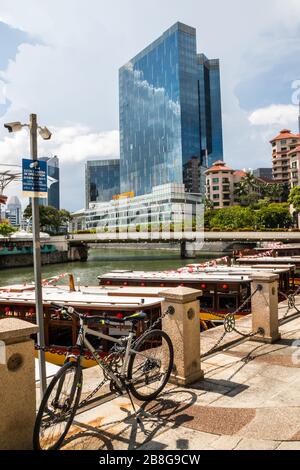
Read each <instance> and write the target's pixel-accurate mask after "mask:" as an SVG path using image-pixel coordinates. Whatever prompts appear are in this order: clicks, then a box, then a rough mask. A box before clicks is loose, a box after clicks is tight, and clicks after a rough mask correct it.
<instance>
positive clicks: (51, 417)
mask: <svg viewBox="0 0 300 470" xmlns="http://www.w3.org/2000/svg"><path fill="white" fill-rule="evenodd" d="M81 389H82V370H81V367H80V366H78V364H77V363H74V362H67V363H66V364H65V365H64V366H63V367H62V368H61V369H60V370H59V371H58V372H57V373H56V375H55V376H54V377H53V379H52V381H51V382H50V384H49V386H48V388H47V390H46V393H45V395H44V397H43V399H42V402H41V405H40V408H39V411H38V414H37V417H36V421H35V426H34V432H33V448H34V449H35V450H55V449H59V447H60V446H61V444H62V442H63V440H64V438H65V436H66V434H67V432H68V431H69V429H70V426H71V424H72V421H73V419H74V416H75V413H76V410H77V408H78V404H79V400H80V395H81Z"/></svg>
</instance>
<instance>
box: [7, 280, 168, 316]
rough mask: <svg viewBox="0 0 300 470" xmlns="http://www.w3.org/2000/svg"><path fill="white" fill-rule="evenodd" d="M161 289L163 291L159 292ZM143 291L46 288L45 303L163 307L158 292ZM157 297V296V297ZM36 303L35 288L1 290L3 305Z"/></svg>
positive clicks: (20, 286)
mask: <svg viewBox="0 0 300 470" xmlns="http://www.w3.org/2000/svg"><path fill="white" fill-rule="evenodd" d="M160 290H161V289H160ZM144 294H146V292H144V289H141V290H140V291H138V289H136V290H135V291H134V290H131V292H130V291H125V290H124V291H122V295H116V294H115V293H114V291H113V290H111V289H110V290H106V291H104V290H103V289H101V288H100V287H97V286H96V287H95V288H93V290H91V291H89V290H88V288H82V290H81V291H79V292H78V291H76V292H70V291H69V290H68V287H63V286H62V287H61V286H59V287H58V286H57V287H56V286H49V287H43V304H44V305H50V304H51V302H54V303H65V304H66V305H68V304H70V305H72V306H74V307H87V308H88V307H94V308H96V309H103V308H110V309H114V308H116V309H130V310H131V309H135V308H145V307H152V306H156V305H158V304H160V303H161V302H162V300H163V298H162V297H159V296H158V295H157V292H154V291H153V292H152V293H151V294H152V295H151V296H149V297H147V295H144ZM155 294H156V296H155ZM1 303H2V304H3V303H12V304H35V291H34V288H33V286H31V288H28V286H22V285H19V286H17V285H14V286H7V287H1V288H0V304H1Z"/></svg>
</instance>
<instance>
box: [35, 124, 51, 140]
mask: <svg viewBox="0 0 300 470" xmlns="http://www.w3.org/2000/svg"><path fill="white" fill-rule="evenodd" d="M38 129H39V134H40V136H41V137H42V138H43V139H44V140H50V139H51V136H52V134H51V132H50V131H49V129H47V127H46V126H45V127H39V128H38Z"/></svg>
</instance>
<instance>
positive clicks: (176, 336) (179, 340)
mask: <svg viewBox="0 0 300 470" xmlns="http://www.w3.org/2000/svg"><path fill="white" fill-rule="evenodd" d="M159 295H160V296H161V297H164V301H163V302H162V312H163V313H164V312H166V311H167V310H168V311H169V315H167V316H165V318H164V319H163V322H162V329H163V330H164V331H165V332H166V333H167V334H168V335H169V336H170V338H171V340H172V343H173V347H174V371H173V373H172V375H171V378H170V382H171V383H175V384H177V385H189V384H192V383H194V382H196V381H198V380H200V379H203V376H204V375H203V371H202V370H201V363H200V317H199V313H200V304H199V300H198V298H199V297H200V296H201V295H202V292H201V291H199V290H195V289H190V288H188V287H176V288H174V289H170V290H167V291H163V292H161V293H160V294H159Z"/></svg>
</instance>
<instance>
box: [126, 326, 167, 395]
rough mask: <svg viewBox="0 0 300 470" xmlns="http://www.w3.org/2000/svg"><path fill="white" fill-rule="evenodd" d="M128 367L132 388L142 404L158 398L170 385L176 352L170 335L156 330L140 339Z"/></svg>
mask: <svg viewBox="0 0 300 470" xmlns="http://www.w3.org/2000/svg"><path fill="white" fill-rule="evenodd" d="M134 351H135V352H134V353H132V354H131V356H130V359H129V364H128V381H129V383H130V385H129V389H130V391H131V393H132V395H133V396H134V397H135V398H137V399H138V400H141V401H150V400H153V399H154V398H156V397H157V396H158V395H159V394H160V393H161V391H162V390H163V389H164V387H165V386H166V384H167V382H168V380H169V377H170V374H171V372H172V369H173V361H174V351H173V345H172V342H171V340H170V338H169V336H168V335H167V334H166V333H165V332H164V331H161V330H152V331H149V332H147V333H145V334H144V335H142V336H141V337H140V339H139V340H138V341H137V343H136V345H135V347H134Z"/></svg>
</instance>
